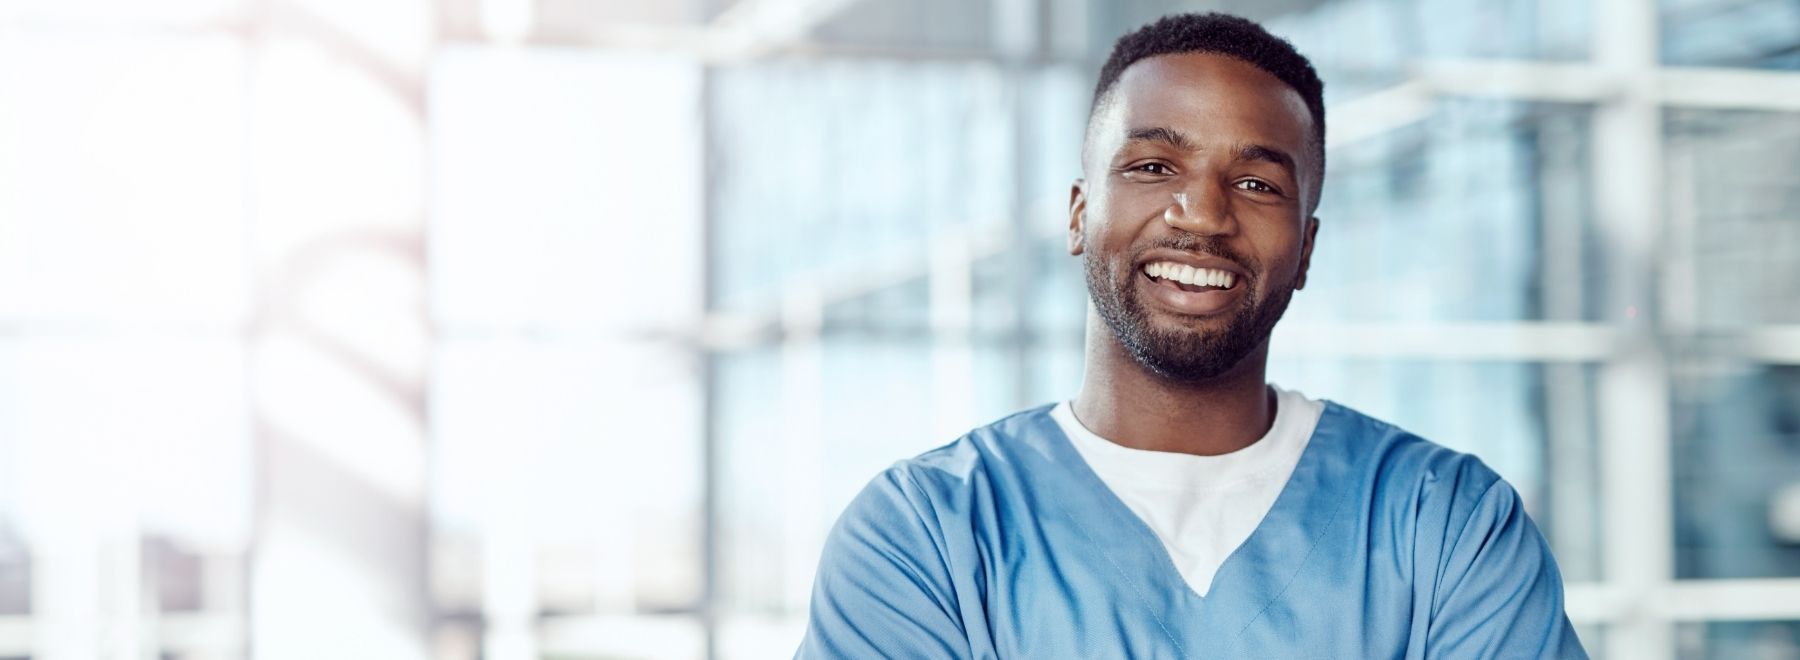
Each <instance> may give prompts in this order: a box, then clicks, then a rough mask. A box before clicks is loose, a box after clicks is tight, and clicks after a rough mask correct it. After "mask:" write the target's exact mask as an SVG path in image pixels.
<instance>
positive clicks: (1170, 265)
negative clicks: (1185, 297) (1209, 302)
mask: <svg viewBox="0 0 1800 660" xmlns="http://www.w3.org/2000/svg"><path fill="white" fill-rule="evenodd" d="M1144 274H1146V275H1149V276H1151V277H1155V278H1158V279H1165V280H1174V281H1176V282H1181V283H1182V284H1188V285H1192V286H1214V287H1220V288H1225V289H1229V288H1231V286H1232V285H1233V284H1236V283H1237V275H1236V274H1233V273H1232V272H1231V271H1227V270H1216V269H1212V268H1195V267H1193V266H1189V265H1186V264H1178V263H1175V262H1172V261H1158V262H1154V263H1150V264H1147V265H1145V266H1144Z"/></svg>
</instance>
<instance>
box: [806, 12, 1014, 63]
mask: <svg viewBox="0 0 1800 660" xmlns="http://www.w3.org/2000/svg"><path fill="white" fill-rule="evenodd" d="M992 5H993V3H988V2H967V1H966V0H864V1H862V2H850V3H845V4H844V5H843V8H842V10H841V11H838V12H835V13H834V14H833V15H831V16H830V17H829V18H828V19H827V20H826V21H825V22H824V23H822V24H821V25H819V27H818V28H817V29H816V30H814V32H813V38H815V39H817V40H818V41H820V42H824V43H832V44H852V45H854V46H856V47H859V48H884V47H885V48H898V49H907V50H927V51H949V52H956V51H962V52H980V51H983V50H986V49H988V48H989V47H990V46H991V41H992V39H991V36H992V34H993V32H994V22H993V11H992Z"/></svg>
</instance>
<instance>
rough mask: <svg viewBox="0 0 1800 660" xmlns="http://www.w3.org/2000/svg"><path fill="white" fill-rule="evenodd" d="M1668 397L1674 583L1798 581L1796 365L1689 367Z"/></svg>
mask: <svg viewBox="0 0 1800 660" xmlns="http://www.w3.org/2000/svg"><path fill="white" fill-rule="evenodd" d="M1673 394H1674V396H1673V400H1672V404H1673V407H1672V411H1671V413H1672V415H1673V424H1674V457H1673V458H1674V476H1675V568H1676V576H1677V577H1682V578H1749V577H1800V520H1796V518H1797V517H1800V501H1796V500H1800V367H1795V366H1757V365H1744V364H1731V363H1726V362H1720V361H1713V360H1705V359H1696V360H1691V361H1688V362H1684V363H1682V364H1681V365H1680V368H1678V369H1677V370H1676V372H1675V378H1674V393H1673Z"/></svg>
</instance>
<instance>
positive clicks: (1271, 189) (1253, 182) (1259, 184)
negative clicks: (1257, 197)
mask: <svg viewBox="0 0 1800 660" xmlns="http://www.w3.org/2000/svg"><path fill="white" fill-rule="evenodd" d="M1232 185H1234V186H1237V187H1238V189H1240V190H1249V191H1253V192H1262V193H1274V194H1277V195H1279V194H1281V191H1280V190H1277V189H1276V188H1275V186H1271V185H1269V184H1268V182H1266V181H1263V180H1261V179H1239V180H1238V181H1237V183H1234V184H1232Z"/></svg>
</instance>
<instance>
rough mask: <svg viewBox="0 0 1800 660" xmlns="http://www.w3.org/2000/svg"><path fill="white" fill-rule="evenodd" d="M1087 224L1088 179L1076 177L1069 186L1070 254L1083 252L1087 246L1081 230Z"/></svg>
mask: <svg viewBox="0 0 1800 660" xmlns="http://www.w3.org/2000/svg"><path fill="white" fill-rule="evenodd" d="M1086 224H1087V179H1076V180H1075V183H1074V184H1073V185H1071V186H1069V254H1070V255H1071V256H1073V255H1078V254H1081V252H1082V250H1083V249H1085V248H1086V244H1085V243H1084V242H1083V241H1082V238H1081V232H1082V229H1084V228H1085V225H1086Z"/></svg>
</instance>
